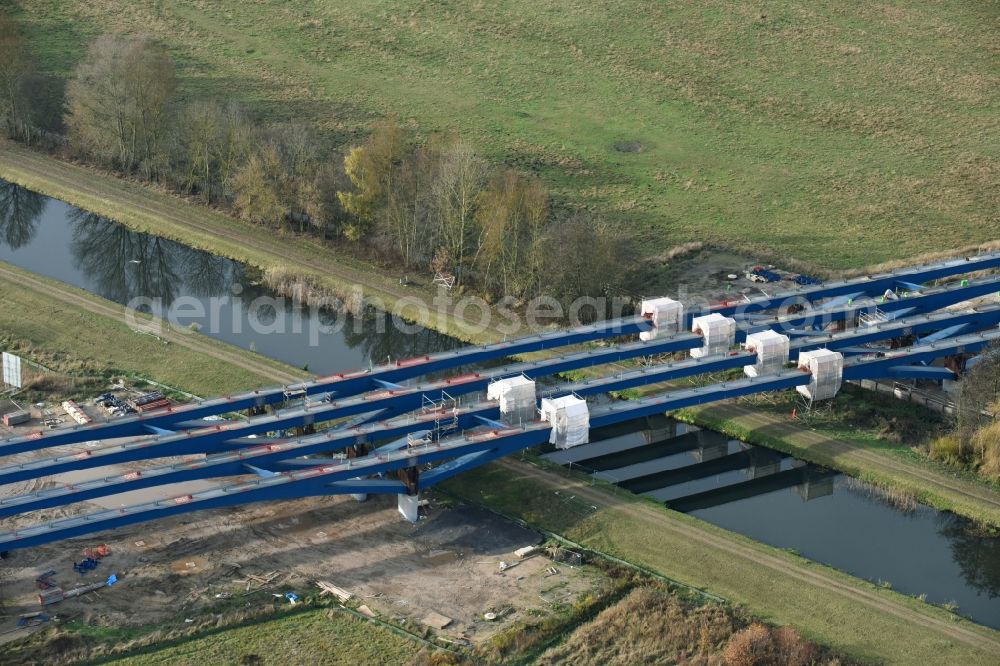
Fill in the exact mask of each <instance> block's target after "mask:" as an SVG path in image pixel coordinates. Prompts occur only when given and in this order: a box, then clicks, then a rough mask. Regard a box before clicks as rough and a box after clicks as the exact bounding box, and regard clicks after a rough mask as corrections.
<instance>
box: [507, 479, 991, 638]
mask: <svg viewBox="0 0 1000 666" xmlns="http://www.w3.org/2000/svg"><path fill="white" fill-rule="evenodd" d="M496 464H498V465H500V466H501V467H503V468H504V469H506V470H508V471H509V472H510V473H511V474H512V475H515V476H521V477H529V478H532V479H534V480H536V481H539V482H541V483H543V484H545V485H547V486H550V487H552V488H558V489H559V490H560V491H563V490H565V489H571V490H572V492H573V494H574V495H576V496H577V497H580V498H584V499H585V500H586V501H587V502H589V503H591V504H593V505H594V506H595V507H598V508H605V509H606V508H611V507H612V506H614V505H618V504H620V503H621V502H620V500H618V499H617V498H615V497H614V496H613V495H610V494H609V493H607V492H605V491H603V490H600V489H598V488H595V487H593V486H590V485H587V484H586V483H583V482H580V481H577V480H573V479H567V478H565V477H563V476H561V475H558V474H553V473H552V472H548V471H545V470H542V469H539V468H537V467H532V466H529V465H525V464H523V463H518V462H516V461H512V460H500V461H499V462H498V463H496ZM629 510H630V511H634V512H635V513H637V514H641V515H643V517H644V518H646V519H648V520H650V521H652V522H655V523H656V525H657V529H662V530H663V531H664V532H669V533H671V534H672V535H674V536H677V537H680V538H684V539H687V540H689V541H695V542H697V543H700V544H703V545H704V546H706V547H708V548H714V549H718V550H721V551H724V552H727V553H730V554H732V555H734V556H737V557H741V558H744V559H746V560H749V561H751V562H753V563H755V564H757V565H760V566H764V567H767V568H768V569H771V571H772V573H771V574H770V575H773V576H790V577H792V578H794V579H796V580H797V581H800V582H802V583H805V584H807V585H814V586H816V587H820V588H823V589H825V590H827V591H830V592H833V593H836V594H839V595H842V596H844V597H847V598H850V599H852V600H853V601H855V602H857V603H861V604H865V605H867V606H869V607H871V608H875V609H877V610H879V611H881V612H884V613H888V614H891V615H894V616H895V617H898V618H900V619H902V620H905V621H907V622H912V623H914V624H917V625H920V626H922V627H926V628H927V629H931V630H933V631H936V632H939V633H941V634H943V635H945V636H949V637H951V638H953V639H954V640H956V641H959V642H962V643H965V644H966V645H969V646H972V647H975V648H979V649H983V650H989V651H994V652H1000V640H996V639H993V638H991V637H989V636H985V635H983V634H980V633H978V632H976V631H973V630H971V629H968V628H966V627H962V626H957V625H955V624H954V623H952V622H949V621H947V620H943V619H939V618H936V617H933V616H930V615H925V614H923V613H919V612H917V611H915V610H913V609H910V608H907V607H905V606H901V605H899V604H896V603H893V602H892V601H891V600H888V599H884V598H882V597H880V596H878V595H877V594H875V593H873V592H869V591H867V590H864V589H861V588H858V587H854V586H852V585H848V584H846V583H844V582H842V581H840V580H838V579H837V578H836V577H834V576H833V575H830V574H828V573H826V572H824V571H823V570H813V569H809V568H805V567H802V566H796V565H795V564H793V563H792V562H789V561H788V560H786V559H783V558H779V557H775V556H774V555H771V554H769V553H767V552H765V551H763V550H762V549H757V548H753V547H751V546H748V545H745V544H743V543H740V542H738V541H735V540H731V539H727V538H725V537H722V536H718V535H716V534H713V533H711V532H709V531H707V530H702V529H699V528H698V527H697V526H694V525H690V524H687V523H684V522H680V521H677V520H674V519H672V518H671V516H670V514H668V513H667V512H666V511H663V510H659V509H657V508H655V507H652V506H648V505H645V504H643V503H640V502H636V503H633V504H630V505H629Z"/></svg>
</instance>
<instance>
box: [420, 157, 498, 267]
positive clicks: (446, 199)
mask: <svg viewBox="0 0 1000 666" xmlns="http://www.w3.org/2000/svg"><path fill="white" fill-rule="evenodd" d="M487 173H488V167H487V164H486V161H485V160H483V159H482V158H481V157H480V156H479V155H477V154H476V152H475V150H473V148H472V146H471V144H469V143H468V142H466V141H465V140H463V139H457V140H456V141H454V142H453V143H452V144H451V145H450V146H448V147H447V148H446V149H445V150H444V153H443V155H442V157H441V160H440V165H439V168H438V171H437V174H436V176H435V178H434V181H433V184H432V185H431V187H432V191H433V193H434V199H435V214H436V217H437V227H438V230H439V231H438V236H439V238H440V239H441V242H442V244H443V246H444V247H445V248H446V249H447V250H448V253H449V254H450V255H451V257H452V260H453V261H454V262H455V268H456V272H457V275H456V278H457V280H456V282H457V283H458V284H461V283H462V281H463V279H462V278H463V275H462V274H463V272H464V270H465V268H466V267H467V266H466V264H467V263H468V262H467V259H468V254H469V248H470V246H472V245H475V246H477V247H478V245H479V242H480V241H479V233H478V228H477V222H476V214H475V212H476V200H477V198H478V197H479V193H480V192H481V191H482V189H483V184H484V183H485V182H486V176H487Z"/></svg>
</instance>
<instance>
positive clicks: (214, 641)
mask: <svg viewBox="0 0 1000 666" xmlns="http://www.w3.org/2000/svg"><path fill="white" fill-rule="evenodd" d="M418 650H419V647H418V646H417V645H416V644H415V643H414V642H412V641H409V640H407V639H405V638H403V637H402V636H398V635H396V634H394V633H392V632H390V631H388V630H385V629H381V628H379V627H376V626H374V625H372V624H370V623H368V622H365V621H363V620H360V619H357V618H354V617H351V616H349V615H347V614H345V613H340V612H337V611H330V610H324V609H313V610H307V611H304V612H302V613H295V614H293V615H286V616H284V617H281V618H278V619H274V620H268V621H265V622H260V623H255V624H250V625H247V626H243V627H237V628H234V629H226V630H225V631H221V632H218V633H210V634H208V635H206V636H201V637H195V638H193V639H190V640H184V641H181V642H179V643H176V644H173V645H168V646H165V647H162V648H159V649H153V650H152V651H150V652H146V653H143V654H139V655H136V656H130V657H124V658H121V659H115V660H113V661H106V662H102V663H106V664H116V665H119V666H152V665H153V664H170V665H171V666H187V665H192V666H193V665H195V664H272V663H279V662H280V663H282V664H285V665H286V666H293V665H295V664H310V665H312V664H315V665H316V666H335V665H340V664H343V665H344V666H355V665H356V664H375V663H378V664H386V665H387V666H388V665H390V664H405V663H406V662H407V661H409V659H410V658H411V657H412V656H413V655H414V654H415V653H416V652H417V651H418ZM253 655H256V657H257V659H256V660H254V658H253Z"/></svg>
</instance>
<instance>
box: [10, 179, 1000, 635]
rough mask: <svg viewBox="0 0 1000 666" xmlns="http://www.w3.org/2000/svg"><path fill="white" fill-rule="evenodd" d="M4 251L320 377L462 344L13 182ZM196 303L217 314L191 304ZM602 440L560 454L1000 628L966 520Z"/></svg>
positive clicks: (860, 487) (703, 458)
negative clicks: (301, 294) (334, 302)
mask: <svg viewBox="0 0 1000 666" xmlns="http://www.w3.org/2000/svg"><path fill="white" fill-rule="evenodd" d="M0 260H2V261H5V262H8V263H10V264H14V265H16V266H20V267H22V268H25V269H27V270H30V271H32V272H35V273H39V274H41V275H45V276H48V277H50V278H54V279H57V280H61V281H63V282H67V283H69V284H72V285H74V286H77V287H80V288H82V289H86V290H87V291H89V292H91V293H94V294H97V295H99V296H102V297H104V298H107V299H110V300H113V301H116V302H119V303H123V304H127V303H129V302H130V301H132V300H133V299H135V298H136V297H147V299H148V301H146V302H144V303H143V304H142V306H143V307H144V308H145V309H148V310H150V311H153V312H155V313H158V314H163V313H168V314H171V315H174V316H176V318H177V319H178V321H179V322H180V323H182V324H187V323H191V322H194V323H196V324H198V325H199V327H200V330H201V332H203V333H205V334H207V335H210V336H211V337H215V338H217V339H220V340H223V341H225V342H228V343H231V344H234V345H237V346H239V347H242V348H244V349H255V350H256V351H258V352H260V353H262V354H264V355H266V356H270V357H272V358H275V359H278V360H281V361H284V362H286V363H289V364H291V365H295V366H298V367H306V366H307V367H308V368H309V370H310V371H312V372H315V373H321V374H324V373H331V372H337V371H342V370H349V369H352V368H357V367H363V366H366V365H368V364H369V363H371V362H379V361H382V360H385V359H386V358H387V357H392V358H401V357H406V356H415V355H419V354H425V353H430V352H434V351H438V350H444V349H450V348H454V347H456V346H458V345H459V344H461V343H459V342H458V341H456V340H454V339H452V338H449V337H447V336H443V335H440V334H438V333H435V332H433V331H429V330H426V329H416V328H414V327H408V328H409V331H408V332H407V333H404V332H401V331H399V330H397V327H396V326H394V325H393V323H392V321H391V319H390V318H389V317H388V316H387V315H384V314H374V315H371V316H362V317H353V316H351V315H348V314H336V313H332V312H328V311H319V312H310V311H304V312H299V311H298V310H297V309H296V308H295V306H294V305H293V304H292V303H291V302H289V301H287V300H282V299H274V298H273V294H271V293H269V292H268V290H267V289H265V288H262V287H260V286H256V285H255V283H256V282H257V278H258V277H259V276H256V275H254V274H253V271H252V270H250V269H248V268H246V267H245V266H243V265H241V264H239V263H237V262H234V261H230V260H228V259H225V258H222V257H218V256H214V255H212V254H210V253H207V252H202V251H199V250H194V249H191V248H189V247H187V246H184V245H181V244H179V243H174V242H171V241H168V240H164V239H161V238H157V237H155V236H151V235H148V234H141V233H136V232H133V231H130V230H128V229H127V228H125V227H123V226H121V225H119V224H116V223H114V222H111V221H109V220H107V219H105V218H102V217H100V216H97V215H93V214H91V213H87V212H85V211H81V210H79V209H77V208H74V207H72V206H69V205H67V204H65V203H63V202H61V201H57V200H53V199H50V198H48V197H44V196H41V195H38V194H36V193H33V192H30V191H28V190H25V189H23V188H20V187H17V186H16V185H12V184H9V183H5V182H3V181H0ZM198 304H200V305H201V307H202V308H203V309H204V311H205V313H206V314H205V316H193V315H191V313H192V312H195V311H196V310H197V309H198ZM213 309H214V312H215V315H214V318H213V316H212V313H213ZM296 321H298V324H297V325H296V323H295V322H296ZM592 439H593V442H592V443H591V444H588V445H586V446H583V447H578V448H576V449H572V450H570V451H568V452H563V453H557V454H553V456H552V457H553V459H554V460H556V461H557V462H560V463H562V464H571V465H572V466H574V467H578V468H582V469H585V470H587V471H589V472H592V473H593V474H595V475H596V476H598V477H600V478H603V479H605V480H607V481H610V482H612V483H617V484H618V485H620V486H622V487H623V488H626V489H628V490H631V491H632V492H636V493H644V494H647V495H649V496H650V497H653V498H656V499H658V500H660V501H664V502H666V503H667V504H668V505H670V506H672V507H673V508H676V509H678V510H681V511H686V512H689V513H691V514H692V515H694V516H697V517H699V518H701V519H704V520H706V521H709V522H711V523H714V524H716V525H719V526H721V527H724V528H726V529H729V530H732V531H735V532H739V533H741V534H745V535H747V536H750V537H752V538H754V539H757V540H759V541H762V542H764V543H768V544H771V545H773V546H777V547H779V548H789V549H794V550H795V551H797V552H799V553H801V554H802V555H803V556H805V557H807V558H809V559H812V560H815V561H817V562H822V563H824V564H828V565H830V566H833V567H836V568H838V569H842V570H844V571H847V572H850V573H852V574H854V575H856V576H859V577H861V578H866V579H869V580H872V581H873V582H876V583H882V584H888V585H891V586H892V587H893V588H894V589H896V590H898V591H900V592H902V593H904V594H910V595H913V596H919V595H926V599H927V601H928V602H931V603H936V604H947V603H949V602H954V603H955V604H957V606H958V612H959V613H961V614H963V615H966V616H967V617H970V618H972V619H973V620H975V621H977V622H980V623H982V624H986V625H989V626H992V627H996V628H1000V538H997V537H990V536H985V535H982V534H980V533H978V532H977V531H976V529H975V528H974V526H972V525H971V524H970V523H969V521H966V520H964V519H962V518H960V517H957V516H954V515H952V514H949V513H944V512H940V511H936V510H934V509H931V508H929V507H926V506H921V505H917V506H914V507H903V508H901V507H898V506H895V505H894V504H893V503H892V502H890V501H889V500H888V499H887V498H885V497H884V496H883V495H882V494H881V493H880V492H879V491H877V490H876V489H874V488H872V487H871V486H868V485H866V484H864V483H861V482H858V481H856V480H854V479H851V478H849V477H845V476H843V475H841V474H836V473H832V472H830V471H828V470H823V469H821V468H818V467H815V466H813V465H808V464H805V463H802V462H801V461H798V460H795V459H793V458H790V457H787V456H783V455H781V454H777V453H775V452H773V451H771V450H769V449H764V448H760V447H754V446H750V445H747V444H744V443H742V442H737V441H732V440H729V439H728V438H726V437H725V436H722V435H719V434H718V433H713V432H709V431H698V430H697V429H690V428H688V427H686V426H684V425H683V424H677V423H675V422H673V421H671V420H669V419H666V418H662V419H651V420H646V419H640V420H637V421H635V422H632V423H628V424H622V425H620V426H617V427H615V428H611V429H605V430H603V431H596V432H595V433H594V436H593V437H592Z"/></svg>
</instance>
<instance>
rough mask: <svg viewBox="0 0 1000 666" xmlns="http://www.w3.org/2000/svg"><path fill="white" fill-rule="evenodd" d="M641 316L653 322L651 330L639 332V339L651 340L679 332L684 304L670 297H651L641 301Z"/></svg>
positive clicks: (682, 322) (682, 319) (682, 323)
mask: <svg viewBox="0 0 1000 666" xmlns="http://www.w3.org/2000/svg"><path fill="white" fill-rule="evenodd" d="M640 312H641V313H642V316H643V317H649V318H650V319H651V320H652V322H653V330H651V331H643V332H642V333H640V334H639V339H640V340H653V339H654V338H663V337H666V336H668V335H674V334H676V333H679V332H680V330H681V327H682V326H683V325H684V304H683V303H680V302H678V301H675V300H674V299H672V298H667V297H663V298H651V299H646V300H644V301H643V302H642V308H641V310H640Z"/></svg>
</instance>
